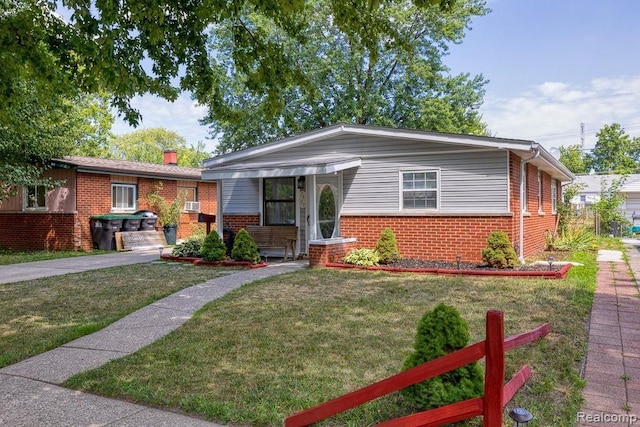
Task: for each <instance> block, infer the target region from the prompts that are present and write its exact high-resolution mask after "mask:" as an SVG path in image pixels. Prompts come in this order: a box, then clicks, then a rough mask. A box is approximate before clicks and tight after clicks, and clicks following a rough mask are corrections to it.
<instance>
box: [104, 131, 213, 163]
mask: <svg viewBox="0 0 640 427" xmlns="http://www.w3.org/2000/svg"><path fill="white" fill-rule="evenodd" d="M168 149H172V150H176V151H177V155H178V165H179V166H191V167H202V161H203V160H205V159H207V158H209V157H210V154H209V153H207V152H205V151H204V143H203V142H202V141H199V142H198V143H197V144H196V145H195V146H194V145H191V146H188V145H187V141H186V140H185V139H184V137H182V136H180V135H178V134H177V133H176V132H173V131H170V130H167V129H164V128H149V129H138V130H135V131H133V132H130V133H126V134H124V135H119V136H116V137H115V138H113V140H111V141H110V143H109V145H108V154H107V155H106V156H105V157H110V158H115V159H125V160H133V161H138V162H149V163H162V162H163V161H164V158H163V152H164V150H168Z"/></svg>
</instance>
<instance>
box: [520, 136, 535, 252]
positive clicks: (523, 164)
mask: <svg viewBox="0 0 640 427" xmlns="http://www.w3.org/2000/svg"><path fill="white" fill-rule="evenodd" d="M531 150H532V151H533V152H534V154H533V156H531V157H528V158H526V159H522V160H520V230H519V231H520V232H519V233H518V260H519V261H520V263H521V264H524V255H523V254H524V205H523V203H522V201H523V200H524V192H525V191H527V186H526V182H525V181H524V178H525V173H524V171H525V168H526V166H527V163H529V162H531V161H533V160H534V159H536V158H537V157H538V156H540V146H539V145H538V144H537V143H533V144H532V145H531Z"/></svg>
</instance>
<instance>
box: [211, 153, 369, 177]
mask: <svg viewBox="0 0 640 427" xmlns="http://www.w3.org/2000/svg"><path fill="white" fill-rule="evenodd" d="M361 163H362V161H361V160H360V158H354V157H351V158H342V159H336V158H335V157H334V158H331V159H328V158H326V157H325V158H311V159H305V160H302V161H301V160H295V161H271V162H270V161H264V162H255V163H234V164H231V165H222V166H216V167H212V168H210V169H204V170H203V171H202V179H203V180H206V181H215V180H220V179H237V178H273V177H288V176H306V175H323V174H329V173H334V172H339V171H342V170H346V169H351V168H357V167H360V165H361Z"/></svg>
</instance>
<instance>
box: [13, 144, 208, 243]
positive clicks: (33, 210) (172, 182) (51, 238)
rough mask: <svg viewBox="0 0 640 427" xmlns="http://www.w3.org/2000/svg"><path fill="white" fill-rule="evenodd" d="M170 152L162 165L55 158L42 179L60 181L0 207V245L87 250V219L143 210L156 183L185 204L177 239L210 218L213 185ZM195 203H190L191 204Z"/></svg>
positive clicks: (31, 189)
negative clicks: (203, 217)
mask: <svg viewBox="0 0 640 427" xmlns="http://www.w3.org/2000/svg"><path fill="white" fill-rule="evenodd" d="M176 160H177V158H176V153H175V151H167V152H165V164H155V163H143V162H132V161H126V160H113V159H99V158H93V157H82V156H68V157H65V158H63V159H57V160H55V161H54V163H53V166H54V167H53V168H52V169H51V170H48V171H46V173H45V175H46V176H48V177H51V178H53V179H55V180H63V181H64V184H63V185H62V186H60V187H57V188H54V189H52V190H49V191H46V190H45V189H44V188H43V187H39V186H32V187H29V188H25V189H22V191H21V192H20V194H18V195H17V196H16V197H13V198H10V199H7V200H3V201H2V203H1V204H0V247H2V248H10V249H21V250H43V249H44V250H74V249H84V250H90V249H92V239H91V232H90V229H89V218H90V217H91V216H94V215H103V214H108V213H133V212H135V211H137V210H140V209H146V208H148V206H147V205H146V202H145V197H146V195H147V194H149V193H151V192H153V191H154V190H155V188H156V185H157V183H158V182H159V181H161V182H162V183H163V188H162V191H161V192H160V194H161V195H162V196H164V197H165V198H166V199H167V200H169V201H171V200H173V199H174V198H175V197H176V195H177V194H178V189H180V190H184V191H186V193H187V200H188V202H187V203H185V211H184V212H183V214H182V218H181V221H180V225H179V227H178V238H184V237H186V236H188V235H190V234H191V233H192V232H193V230H194V227H197V226H198V213H199V212H203V213H212V214H215V212H216V210H217V202H216V200H217V193H216V184H215V183H213V182H203V181H202V179H201V169H198V168H188V167H181V166H176ZM194 202H195V203H194Z"/></svg>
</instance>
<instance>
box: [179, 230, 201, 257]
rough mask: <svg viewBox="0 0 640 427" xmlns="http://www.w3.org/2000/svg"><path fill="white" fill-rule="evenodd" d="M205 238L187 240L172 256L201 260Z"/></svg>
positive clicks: (198, 236) (194, 237) (193, 237)
mask: <svg viewBox="0 0 640 427" xmlns="http://www.w3.org/2000/svg"><path fill="white" fill-rule="evenodd" d="M203 242H204V236H201V235H197V236H191V237H189V238H187V239H185V241H184V242H182V243H180V244H179V245H177V246H176V247H175V248H173V251H171V256H177V257H192V258H200V256H201V254H200V251H201V250H202V243H203Z"/></svg>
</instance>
